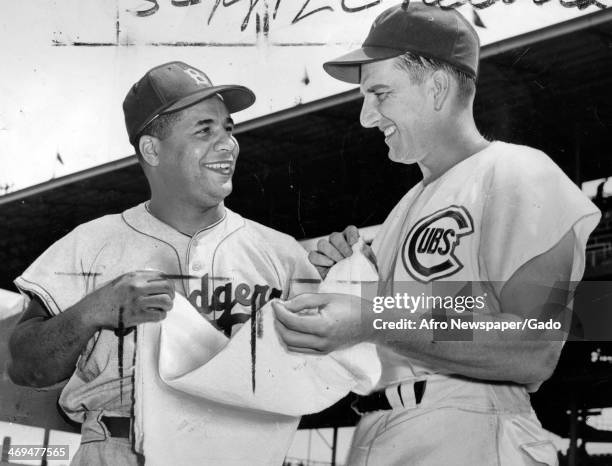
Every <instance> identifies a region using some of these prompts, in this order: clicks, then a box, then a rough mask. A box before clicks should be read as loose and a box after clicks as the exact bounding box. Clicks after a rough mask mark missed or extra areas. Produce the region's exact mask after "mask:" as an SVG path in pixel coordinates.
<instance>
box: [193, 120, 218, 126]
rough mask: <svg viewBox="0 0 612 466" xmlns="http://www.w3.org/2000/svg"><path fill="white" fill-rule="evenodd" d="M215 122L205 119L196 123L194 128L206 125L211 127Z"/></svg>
mask: <svg viewBox="0 0 612 466" xmlns="http://www.w3.org/2000/svg"><path fill="white" fill-rule="evenodd" d="M214 122H215V120H213V119H212V118H206V119H204V120H199V121H197V122H196V124H195V126H206V125H212V124H213V123H214Z"/></svg>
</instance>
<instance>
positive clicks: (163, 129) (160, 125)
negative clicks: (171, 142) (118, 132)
mask: <svg viewBox="0 0 612 466" xmlns="http://www.w3.org/2000/svg"><path fill="white" fill-rule="evenodd" d="M181 113H182V112H181V111H178V112H172V113H163V114H161V115H159V116H158V117H157V118H155V119H154V120H153V121H151V122H150V123H149V124H148V125H147V126H145V127H144V129H143V130H142V131H141V132H140V134H138V136H136V140H135V141H134V143H133V144H132V145H133V146H134V149H135V150H136V156H137V157H138V160H139V161H142V154H141V153H140V147H139V144H138V143H139V141H140V136H143V135H145V134H147V135H149V136H154V137H156V138H158V139H166V138H167V137H168V136H169V135H170V132H171V131H172V128H173V126H174V124H175V123H176V122H177V121H179V120H180V119H181Z"/></svg>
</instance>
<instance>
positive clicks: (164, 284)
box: [142, 278, 174, 299]
mask: <svg viewBox="0 0 612 466" xmlns="http://www.w3.org/2000/svg"><path fill="white" fill-rule="evenodd" d="M142 291H143V292H144V293H146V294H148V295H155V294H167V295H168V296H170V298H171V299H174V285H173V284H172V282H171V281H170V280H167V279H165V278H164V279H161V280H159V281H158V280H153V281H147V282H146V283H145V284H144V285H143V286H142Z"/></svg>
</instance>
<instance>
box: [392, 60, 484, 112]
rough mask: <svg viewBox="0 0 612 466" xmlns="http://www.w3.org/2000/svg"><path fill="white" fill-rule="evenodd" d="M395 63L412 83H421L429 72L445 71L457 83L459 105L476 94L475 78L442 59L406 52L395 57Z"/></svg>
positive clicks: (467, 101) (469, 100)
mask: <svg viewBox="0 0 612 466" xmlns="http://www.w3.org/2000/svg"><path fill="white" fill-rule="evenodd" d="M395 63H396V65H397V67H398V68H400V69H403V70H405V71H407V72H408V76H409V78H410V82H411V83H413V84H422V83H423V82H424V81H425V77H426V76H427V74H428V73H429V72H433V71H437V70H443V71H446V72H447V73H448V74H450V75H451V76H452V77H453V79H454V80H455V82H456V83H457V102H458V103H459V104H461V105H464V106H467V105H468V104H470V103H471V101H472V99H473V98H474V95H475V94H476V79H475V78H473V77H472V76H470V75H469V74H467V73H466V72H464V71H461V70H460V69H458V68H456V67H454V66H452V65H449V64H448V63H445V62H443V61H440V60H436V59H435V58H428V57H423V56H421V55H417V54H415V53H412V52H406V53H404V54H402V55H400V56H398V57H396V59H395Z"/></svg>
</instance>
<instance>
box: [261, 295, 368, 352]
mask: <svg viewBox="0 0 612 466" xmlns="http://www.w3.org/2000/svg"><path fill="white" fill-rule="evenodd" d="M272 307H273V308H274V313H275V314H276V328H277V330H278V333H279V335H280V337H281V339H282V340H283V341H284V342H285V344H286V345H287V347H288V348H289V350H291V351H297V352H300V353H314V354H321V353H329V352H331V351H335V350H337V349H341V348H343V347H346V346H352V345H355V344H357V343H361V342H363V341H366V340H368V339H369V338H370V337H371V336H372V335H371V334H372V333H373V332H372V331H371V330H369V329H371V328H372V327H371V326H369V325H367V322H365V321H364V322H362V314H363V313H365V312H368V311H369V310H370V309H371V308H372V303H370V302H369V301H367V300H364V299H361V298H359V297H357V296H352V295H345V294H325V293H320V294H310V293H306V294H301V295H298V296H296V297H295V298H293V299H291V300H289V301H286V302H284V303H283V302H281V301H276V300H274V301H272ZM307 310H311V312H305V311H307Z"/></svg>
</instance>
